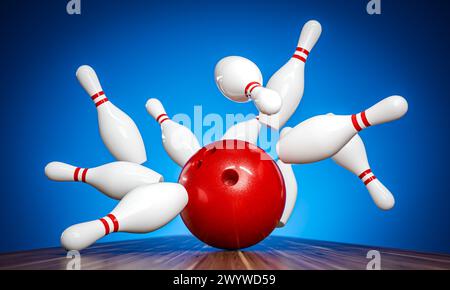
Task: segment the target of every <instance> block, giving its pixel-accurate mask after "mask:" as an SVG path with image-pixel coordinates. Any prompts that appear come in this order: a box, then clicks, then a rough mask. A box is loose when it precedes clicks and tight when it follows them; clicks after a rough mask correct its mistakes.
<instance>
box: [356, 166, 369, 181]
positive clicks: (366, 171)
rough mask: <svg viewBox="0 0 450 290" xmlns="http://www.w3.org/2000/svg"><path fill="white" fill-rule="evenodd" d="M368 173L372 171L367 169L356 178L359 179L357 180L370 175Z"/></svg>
mask: <svg viewBox="0 0 450 290" xmlns="http://www.w3.org/2000/svg"><path fill="white" fill-rule="evenodd" d="M370 173H372V170H371V169H370V168H369V169H367V170H365V171H363V172H362V173H361V174H360V175H359V176H358V177H359V179H363V177H364V176H366V175H367V174H370Z"/></svg>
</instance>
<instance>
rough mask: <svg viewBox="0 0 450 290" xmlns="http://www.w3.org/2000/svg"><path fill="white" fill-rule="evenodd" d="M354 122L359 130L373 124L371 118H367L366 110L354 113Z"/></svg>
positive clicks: (354, 125)
mask: <svg viewBox="0 0 450 290" xmlns="http://www.w3.org/2000/svg"><path fill="white" fill-rule="evenodd" d="M352 124H353V127H354V128H355V130H356V131H357V132H359V131H361V130H362V129H365V128H367V127H370V126H372V125H371V124H370V122H369V120H367V116H366V111H364V112H361V113H359V114H353V115H352Z"/></svg>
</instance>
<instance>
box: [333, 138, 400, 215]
mask: <svg viewBox="0 0 450 290" xmlns="http://www.w3.org/2000/svg"><path fill="white" fill-rule="evenodd" d="M332 159H333V160H334V161H335V162H336V163H337V164H339V165H340V166H342V167H344V168H345V169H347V170H349V171H350V172H353V173H354V174H355V175H356V176H358V177H359V178H360V179H361V181H362V182H363V183H364V185H365V186H366V187H367V190H368V191H369V193H370V196H371V197H372V199H373V201H374V202H375V204H376V205H377V206H378V207H379V208H380V209H383V210H389V209H391V208H392V207H393V206H394V204H395V200H394V197H393V196H392V193H391V192H390V191H389V190H388V189H387V188H386V187H385V186H384V185H383V184H382V183H381V182H380V180H378V179H377V178H376V177H375V175H374V174H373V172H372V170H371V169H370V166H369V161H368V160H367V154H366V148H365V146H364V142H363V141H362V139H361V137H359V135H358V134H356V135H355V136H354V137H353V138H352V139H351V140H350V141H349V142H348V143H347V144H346V145H345V146H344V147H343V148H342V149H341V150H339V152H338V153H336V154H335V155H334V156H333V157H332Z"/></svg>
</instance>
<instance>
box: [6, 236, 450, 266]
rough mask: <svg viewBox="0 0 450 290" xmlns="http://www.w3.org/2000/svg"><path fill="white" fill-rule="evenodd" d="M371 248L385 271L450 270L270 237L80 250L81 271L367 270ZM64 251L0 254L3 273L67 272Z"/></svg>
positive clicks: (386, 254) (168, 240)
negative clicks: (227, 243) (237, 242)
mask: <svg viewBox="0 0 450 290" xmlns="http://www.w3.org/2000/svg"><path fill="white" fill-rule="evenodd" d="M369 250H378V251H379V252H380V253H381V268H382V269H399V270H400V269H401V270H404V269H419V270H420V269H423V270H430V269H437V270H439V269H447V270H448V269H450V255H445V254H431V253H419V252H412V251H403V250H395V249H384V248H377V247H367V246H358V245H350V244H340V243H333V242H322V241H313V240H304V239H298V238H288V237H277V236H275V237H269V238H267V239H266V240H264V241H263V242H262V243H260V244H259V245H256V246H254V247H251V248H248V249H244V250H241V251H221V250H218V249H214V248H211V247H209V246H206V245H205V244H203V243H201V242H199V241H198V240H197V239H195V238H194V237H191V236H171V237H161V238H151V239H143V240H132V241H124V242H114V243H104V244H97V245H94V246H92V247H91V248H89V249H86V250H84V251H81V269H84V270H102V269H171V270H186V269H187V270H206V269H216V270H225V269H236V270H293V269H356V270H358V269H365V268H366V265H367V263H368V261H369V260H368V259H367V258H366V255H367V252H368V251H369ZM69 261H70V259H68V258H66V252H65V251H64V250H62V249H61V248H49V249H39V250H32V251H23V252H15V253H5V254H1V255H0V269H13V270H20V269H42V270H50V269H61V270H63V269H66V267H67V264H68V262H69Z"/></svg>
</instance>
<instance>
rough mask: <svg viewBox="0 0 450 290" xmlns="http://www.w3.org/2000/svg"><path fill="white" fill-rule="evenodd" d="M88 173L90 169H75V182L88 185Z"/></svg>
mask: <svg viewBox="0 0 450 290" xmlns="http://www.w3.org/2000/svg"><path fill="white" fill-rule="evenodd" d="M87 172H88V168H80V167H77V168H76V169H75V171H74V172H73V180H74V181H81V182H84V183H86V174H87ZM80 173H81V174H80Z"/></svg>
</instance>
